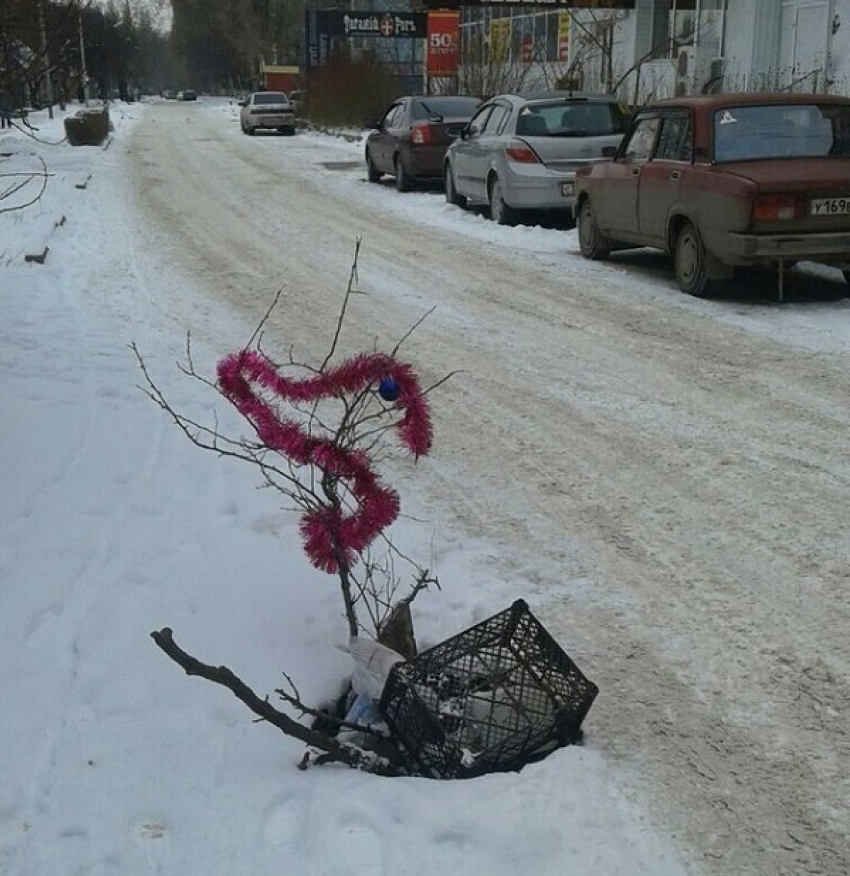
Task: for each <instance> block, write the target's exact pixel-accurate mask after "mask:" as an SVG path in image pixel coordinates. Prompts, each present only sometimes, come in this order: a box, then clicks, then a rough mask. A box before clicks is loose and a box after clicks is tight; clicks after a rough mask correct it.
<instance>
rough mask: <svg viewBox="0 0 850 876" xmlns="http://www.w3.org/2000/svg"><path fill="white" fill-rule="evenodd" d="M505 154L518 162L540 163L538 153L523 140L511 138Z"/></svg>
mask: <svg viewBox="0 0 850 876" xmlns="http://www.w3.org/2000/svg"><path fill="white" fill-rule="evenodd" d="M505 154H506V155H507V156H508V158H509V159H510V160H511V161H516V162H517V164H539V163H540V159H539V158H538V157H537V153H536V152H535V151H534V150H533V149H532V148H531V146H529V145H528V143H525V142H523V141H522V140H510V141H508V143H507V144H506V145H505Z"/></svg>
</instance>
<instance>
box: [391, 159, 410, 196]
mask: <svg viewBox="0 0 850 876" xmlns="http://www.w3.org/2000/svg"><path fill="white" fill-rule="evenodd" d="M395 187H396V188H397V189H398V190H399V191H400V192H409V191H410V190H411V189H412V188H413V177H412V176H410V174H409V173H408V172H407V171H406V170H405V169H404V162H403V161H402V160H401V156H400V155H396V158H395Z"/></svg>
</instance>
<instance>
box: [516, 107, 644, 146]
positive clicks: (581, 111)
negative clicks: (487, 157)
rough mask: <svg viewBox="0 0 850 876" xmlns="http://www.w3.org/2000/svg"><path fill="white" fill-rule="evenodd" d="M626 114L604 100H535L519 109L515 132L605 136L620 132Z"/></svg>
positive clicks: (626, 117)
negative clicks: (539, 101)
mask: <svg viewBox="0 0 850 876" xmlns="http://www.w3.org/2000/svg"><path fill="white" fill-rule="evenodd" d="M628 121H629V117H628V115H627V113H625V112H624V111H623V110H622V109H621V108H620V106H619V104H616V103H612V102H606V101H589V100H583V101H575V102H572V103H564V101H563V100H561V101H558V102H557V103H549V104H542V103H536V104H532V105H530V106H527V107H525V108H524V109H522V110H521V111H520V114H519V118H518V119H517V130H516V132H517V134H523V135H525V136H532V137H604V136H610V135H611V134H622V133H624V132H625V130H626V128H627V127H628Z"/></svg>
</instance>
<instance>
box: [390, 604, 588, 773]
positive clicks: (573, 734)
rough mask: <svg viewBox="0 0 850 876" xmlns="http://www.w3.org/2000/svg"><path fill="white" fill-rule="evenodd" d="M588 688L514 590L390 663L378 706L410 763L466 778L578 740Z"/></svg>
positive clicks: (419, 768)
mask: <svg viewBox="0 0 850 876" xmlns="http://www.w3.org/2000/svg"><path fill="white" fill-rule="evenodd" d="M598 692H599V689H598V688H597V687H596V685H595V684H594V683H593V682H592V681H589V680H588V679H587V678H585V677H584V675H582V673H581V672H580V671H579V669H578V667H577V666H576V665H575V663H573V661H572V660H570V658H569V657H568V656H567V655H566V653H564V651H563V650H562V649H561V647H560V646H559V645H558V643H557V642H556V641H555V640H554V639H553V638H552V636H551V635H550V634H549V633H548V632H547V631H546V629H545V628H544V627H543V626H542V625H541V624H540V622H539V621H538V620H537V619H536V618H535V617H534V615H533V614H532V613H531V612H530V611H529V608H528V605H527V604H526V602H525V601H524V600H522V599H519V600H517V601H516V602H514V604H513V605H512V606H511V607H510V608H508V609H506V610H505V611H502V612H500V613H499V614H496V615H493V617H491V618H489V619H488V620H485V621H482V622H481V623H479V624H476V625H475V626H474V627H470V628H469V629H468V630H466V631H465V632H463V633H460V634H459V635H457V636H454V637H453V638H451V639H447V640H446V641H445V642H442V643H441V644H439V645H435V646H434V647H433V648H430V649H429V650H427V651H423V652H422V653H421V654H419V655H418V656H417V657H415V658H414V659H413V660H410V661H407V662H404V663H397V664H396V665H395V666H394V667H393V668H392V671H391V672H390V675H389V678H388V679H387V682H386V684H385V685H384V689H383V693H382V696H381V701H380V706H379V707H380V711H381V713H382V715H383V716H384V719H385V720H386V722H387V724H388V726H389V727H390V730H391V731H392V733H393V736H394V737H395V738H396V739H397V740H398V741H399V742H400V743H401V745H402V746H403V748H404V750H405V752H406V754H407V755H408V756H409V758H410V760H411V767H412V771H414V772H416V773H417V774H419V775H423V776H428V777H431V778H440V779H450V778H472V777H473V776H479V775H482V774H484V773H489V772H500V771H507V770H518V769H521V768H522V767H523V766H524V765H525V764H527V763H529V762H531V761H534V760H539V759H540V758H542V757H545V756H546V755H547V754H549V753H550V752H551V751H553V750H554V749H556V748H559V747H560V746H562V745H568V744H570V743H573V742H576V741H578V740H579V739H580V737H581V730H580V728H581V723H582V721H583V720H584V717H585V715H587V713H588V711H589V709H590V707H591V705H592V704H593V701H594V699H595V698H596V695H597V693H598Z"/></svg>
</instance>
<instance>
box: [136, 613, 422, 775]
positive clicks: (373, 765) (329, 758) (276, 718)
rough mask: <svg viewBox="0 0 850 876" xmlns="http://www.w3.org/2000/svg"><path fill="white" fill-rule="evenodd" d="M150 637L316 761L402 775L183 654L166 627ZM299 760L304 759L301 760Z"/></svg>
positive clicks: (224, 671)
mask: <svg viewBox="0 0 850 876" xmlns="http://www.w3.org/2000/svg"><path fill="white" fill-rule="evenodd" d="M151 638H152V639H153V640H154V642H156V644H157V646H158V647H159V648H160V649H161V650H162V651H164V652H165V653H166V654H167V655H168V656H169V657H170V658H171V659H172V660H173V661H174V662H175V663H177V664H178V665H179V666H180V667H181V668H182V669H183V670H184V671H185V672H186V674H187V675H197V676H199V677H200V678H205V679H206V680H207V681H212V682H214V683H215V684H220V685H222V687H226V688H227V689H228V690H229V691H231V693H233V695H234V696H235V697H236V698H237V699H239V700H241V701H242V702H243V703H244V704H245V705H246V706H247V707H248V708H249V709H250V710H251V711H252V712H254V714H256V715H259V716H260V718H262V719H263V720H264V721H266V722H268V723H269V724H271V725H273V726H274V727H277V728H278V730H280V731H281V732H282V733H284V734H285V735H287V736H291V737H293V738H294V739H298V740H299V741H301V742H304V743H306V744H307V745H310V746H312V747H313V748H317V749H319V751H322V752H324V754H323V755H321V757H320V758H319V759H316V762H318V763H328V762H336V763H343V764H345V765H346V766H349V767H352V768H353V769H359V770H364V771H365V772H369V773H375V774H376V775H381V776H400V775H406V773H405V771H404V770H403V769H402V768H401V766H400V764H394V763H392V762H391V761H389V760H388V759H387V758H385V757H379V756H377V755H376V754H375V753H374V752H369V751H365V750H363V749H360V748H357V747H356V746H354V745H351V744H348V743H345V742H339V741H337V740H336V739H334V738H333V737H332V736H328V735H327V734H325V733H320V732H318V731H316V730H313V729H311V728H309V727H305V726H304V725H303V724H299V723H298V722H297V721H295V720H293V719H292V718H290V717H289V716H288V715H287V714H285V713H284V712H281V711H279V710H278V709H276V708H275V707H274V706H273V705H272V704H271V703H270V702H269V701H268V699H261V698H260V697H259V696H257V694H256V693H254V691H253V690H251V688H250V687H248V685H247V684H245V682H244V681H242V679H241V678H239V677H238V676H237V675H235V674H234V673H233V672H232V671H231V670H230V669H228V668H227V667H226V666H210V665H208V664H206V663H202V662H201V661H200V660H198V659H197V658H195V657H193V656H192V655H191V654H187V653H186V652H185V651H184V650H183V649H182V648H180V647H179V646H178V645H177V643H176V642H175V641H174V636H173V633H172V631H171V629H170V628H169V627H164V628H163V629H161V630H158V631H154V632H152V633H151ZM287 701H288V702H293V703H294V704H297V706H298V708H300V709H302V710H303V711H304V712H305V713H308V714H309V713H311V710H308V709H307V708H306V707H304V706H303V705H302V704H301V703H300V702H298V701H297V700H293V699H292V698H291V697H289V698H288V699H287ZM351 726H353V727H354V728H355V729H357V730H362V731H364V732H373V731H371V730H370V729H369V728H367V727H362V726H360V725H356V724H355V725H351ZM303 763H304V761H302V764H303Z"/></svg>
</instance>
